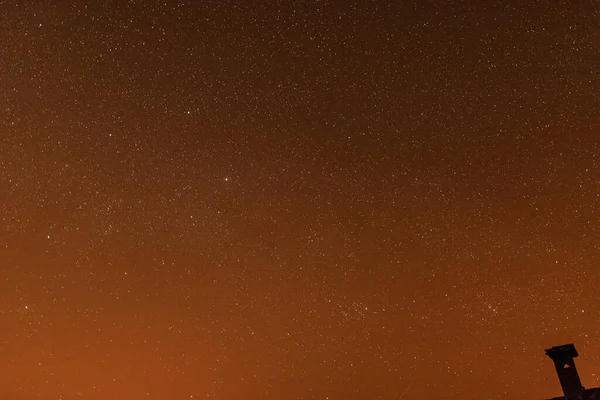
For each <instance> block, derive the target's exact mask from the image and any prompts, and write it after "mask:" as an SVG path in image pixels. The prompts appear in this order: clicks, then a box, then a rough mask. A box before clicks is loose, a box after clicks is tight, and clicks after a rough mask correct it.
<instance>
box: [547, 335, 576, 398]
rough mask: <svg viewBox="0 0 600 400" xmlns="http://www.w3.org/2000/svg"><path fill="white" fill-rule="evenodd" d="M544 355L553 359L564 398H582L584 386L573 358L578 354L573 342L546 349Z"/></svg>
mask: <svg viewBox="0 0 600 400" xmlns="http://www.w3.org/2000/svg"><path fill="white" fill-rule="evenodd" d="M546 355H547V356H548V357H550V358H551V359H552V361H554V367H555V368H556V373H557V374H558V379H559V380H560V386H561V387H562V390H563V393H564V394H565V400H575V399H581V398H583V394H584V392H585V388H584V387H583V386H582V385H581V380H579V374H578V373H577V368H575V360H573V358H575V357H577V356H578V355H579V354H578V353H577V350H575V346H574V345H573V344H564V345H562V346H554V347H552V348H550V349H546Z"/></svg>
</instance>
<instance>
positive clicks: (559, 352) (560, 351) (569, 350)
mask: <svg viewBox="0 0 600 400" xmlns="http://www.w3.org/2000/svg"><path fill="white" fill-rule="evenodd" d="M546 355H547V356H548V357H550V358H552V359H555V358H557V357H561V358H563V357H577V356H578V355H579V353H577V350H575V345H574V344H573V343H569V344H563V345H561V346H554V347H551V348H549V349H546Z"/></svg>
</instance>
